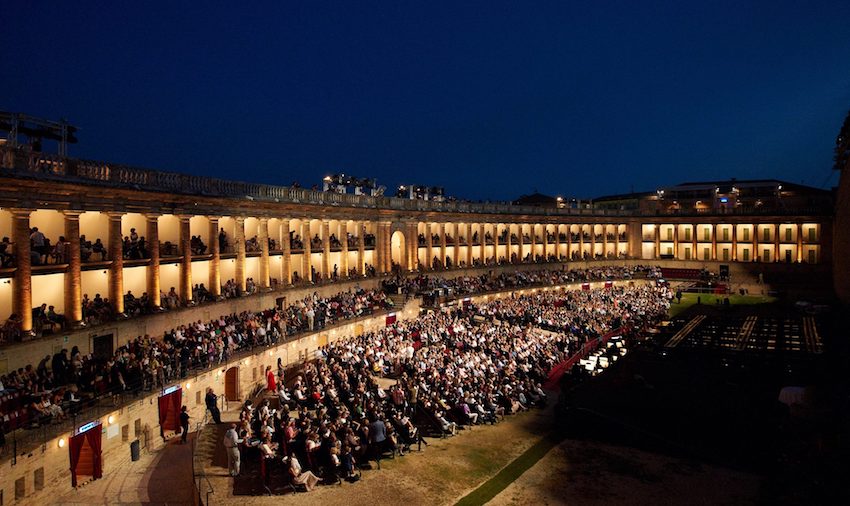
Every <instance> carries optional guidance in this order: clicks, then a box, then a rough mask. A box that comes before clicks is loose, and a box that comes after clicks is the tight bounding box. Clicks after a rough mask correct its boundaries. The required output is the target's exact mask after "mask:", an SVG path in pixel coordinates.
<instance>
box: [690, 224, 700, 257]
mask: <svg viewBox="0 0 850 506" xmlns="http://www.w3.org/2000/svg"><path fill="white" fill-rule="evenodd" d="M691 234H693V235H692V236H691V239H693V244H691V251H692V252H693V253H692V254H691V259H693V260H700V258H699V253H698V252H697V224H696V223H694V224H693V225H691Z"/></svg>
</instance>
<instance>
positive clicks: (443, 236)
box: [437, 222, 484, 267]
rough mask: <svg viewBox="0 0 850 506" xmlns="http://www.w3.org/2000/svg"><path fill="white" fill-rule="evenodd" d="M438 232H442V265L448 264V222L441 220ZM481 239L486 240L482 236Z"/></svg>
mask: <svg viewBox="0 0 850 506" xmlns="http://www.w3.org/2000/svg"><path fill="white" fill-rule="evenodd" d="M437 233H438V234H440V266H441V267H445V266H446V223H445V222H441V223H440V224H439V225H438V228H437ZM481 240H484V238H483V237H482V238H481Z"/></svg>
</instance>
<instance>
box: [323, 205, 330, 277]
mask: <svg viewBox="0 0 850 506" xmlns="http://www.w3.org/2000/svg"><path fill="white" fill-rule="evenodd" d="M330 277H331V222H330V221H328V220H322V279H324V280H325V281H327V280H328V279H330Z"/></svg>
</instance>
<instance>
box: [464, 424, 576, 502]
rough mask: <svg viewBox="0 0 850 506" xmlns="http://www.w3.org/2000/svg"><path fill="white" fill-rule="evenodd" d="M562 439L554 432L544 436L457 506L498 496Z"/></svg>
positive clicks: (485, 500)
mask: <svg viewBox="0 0 850 506" xmlns="http://www.w3.org/2000/svg"><path fill="white" fill-rule="evenodd" d="M562 439H563V437H562V436H560V435H557V434H553V433H549V434H547V435H546V436H544V437H543V439H541V440H540V441H538V442H536V443H534V445H533V446H532V447H531V448H529V449H528V450H526V451H525V452H524V453H523V454H522V455H520V456H519V457H517V458H515V459H514V460H513V461H512V462H511V463H510V464H508V465H507V466H505V467H504V468H503V469H502V470H501V471H499V473H498V474H496V476H493V477H492V478H490V479H489V480H487V481H486V482H484V483H483V484H482V485H481V486H480V487H478V488H476V489H475V490H473V491H472V492H470V493H469V494H467V495H466V496H465V497H463V498H462V499H461V500H460V501H458V502H457V505H456V506H471V505H479V504H484V503H486V502H487V501H489V500H490V499H492V498H494V497H496V495H497V494H498V493H499V492H501V491H502V490H504V489H505V488H506V487H507V486H508V485H510V484H511V483H513V482H514V480H516V479H517V478H519V477H520V476H522V474H523V473H524V472H526V471H528V470H529V469H530V468H531V466H533V465H534V464H536V463H537V461H538V460H540V459H542V458H543V456H544V455H546V454H547V453H549V450H551V449H552V448H554V446H555V445H557V444H558V443H560V442H561V440H562Z"/></svg>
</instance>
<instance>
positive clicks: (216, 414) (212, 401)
mask: <svg viewBox="0 0 850 506" xmlns="http://www.w3.org/2000/svg"><path fill="white" fill-rule="evenodd" d="M204 401H205V402H206V403H207V409H208V410H209V411H210V415H211V416H212V419H213V421H214V422H215V423H216V424H220V423H221V411H220V410H219V409H218V396H217V395H216V394H215V392H213V389H212V387H209V388H207V396H206V398H205V399H204Z"/></svg>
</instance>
